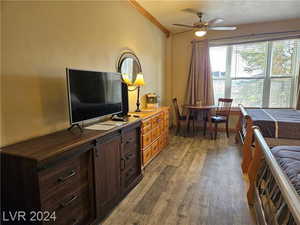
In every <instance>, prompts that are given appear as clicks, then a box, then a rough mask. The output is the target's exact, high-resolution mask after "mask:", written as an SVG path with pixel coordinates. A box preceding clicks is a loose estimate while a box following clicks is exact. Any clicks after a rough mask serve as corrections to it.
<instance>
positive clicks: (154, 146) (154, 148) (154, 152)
mask: <svg viewBox="0 0 300 225" xmlns="http://www.w3.org/2000/svg"><path fill="white" fill-rule="evenodd" d="M158 153H159V142H158V140H156V141H155V142H154V143H153V144H152V156H155V155H157V154H158Z"/></svg>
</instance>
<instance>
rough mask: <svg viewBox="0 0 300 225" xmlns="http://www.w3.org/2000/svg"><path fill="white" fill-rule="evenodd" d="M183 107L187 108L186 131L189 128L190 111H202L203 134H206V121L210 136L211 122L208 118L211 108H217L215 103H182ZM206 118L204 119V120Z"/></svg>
mask: <svg viewBox="0 0 300 225" xmlns="http://www.w3.org/2000/svg"><path fill="white" fill-rule="evenodd" d="M183 108H184V109H186V110H187V115H186V128H187V133H188V130H189V120H190V116H191V113H192V112H197V111H202V112H204V115H205V118H204V136H205V135H206V133H205V131H206V121H208V123H209V132H210V135H211V137H212V123H211V120H210V119H209V118H210V115H211V110H213V109H216V108H218V106H216V105H183ZM205 120H206V121H205Z"/></svg>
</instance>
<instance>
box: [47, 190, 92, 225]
mask: <svg viewBox="0 0 300 225" xmlns="http://www.w3.org/2000/svg"><path fill="white" fill-rule="evenodd" d="M90 202H91V199H90V195H89V189H88V188H85V189H83V190H82V191H80V192H77V193H73V194H68V195H66V196H64V197H63V198H62V199H61V201H60V203H59V204H58V205H57V206H56V208H52V209H47V208H45V209H44V210H45V211H49V212H53V211H54V212H55V216H56V220H55V221H52V222H50V223H49V222H44V224H53V225H54V224H56V225H57V224H59V225H84V224H89V222H90V221H91V219H92V218H93V214H94V213H93V211H92V207H91V203H90Z"/></svg>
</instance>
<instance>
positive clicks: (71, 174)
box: [58, 170, 76, 182]
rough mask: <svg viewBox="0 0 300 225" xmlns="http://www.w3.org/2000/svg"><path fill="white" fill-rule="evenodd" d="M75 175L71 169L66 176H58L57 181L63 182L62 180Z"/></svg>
mask: <svg viewBox="0 0 300 225" xmlns="http://www.w3.org/2000/svg"><path fill="white" fill-rule="evenodd" d="M75 175H76V171H74V170H71V172H70V174H69V175H67V176H65V177H60V178H58V182H64V181H66V180H68V179H69V178H71V177H73V176H75Z"/></svg>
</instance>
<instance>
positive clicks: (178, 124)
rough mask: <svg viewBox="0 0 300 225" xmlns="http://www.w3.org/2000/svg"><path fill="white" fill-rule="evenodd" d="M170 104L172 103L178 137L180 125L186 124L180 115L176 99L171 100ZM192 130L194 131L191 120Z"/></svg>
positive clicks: (184, 117) (184, 118)
mask: <svg viewBox="0 0 300 225" xmlns="http://www.w3.org/2000/svg"><path fill="white" fill-rule="evenodd" d="M172 102H173V107H174V111H175V118H176V135H178V134H179V132H180V129H181V125H182V123H183V124H185V123H186V116H183V115H182V114H181V113H180V110H179V107H178V103H177V98H173V99H172ZM190 119H193V118H191V117H190ZM193 129H194V120H193Z"/></svg>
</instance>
